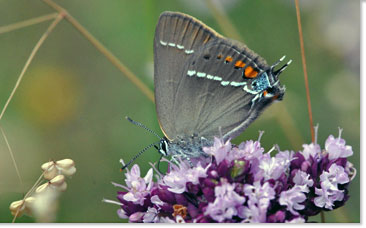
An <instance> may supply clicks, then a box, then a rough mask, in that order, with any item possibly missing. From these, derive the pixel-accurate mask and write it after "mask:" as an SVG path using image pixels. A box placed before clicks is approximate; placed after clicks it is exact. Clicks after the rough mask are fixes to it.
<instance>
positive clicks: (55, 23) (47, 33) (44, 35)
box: [0, 13, 63, 120]
mask: <svg viewBox="0 0 366 228" xmlns="http://www.w3.org/2000/svg"><path fill="white" fill-rule="evenodd" d="M62 18H63V15H62V14H60V13H59V14H58V15H57V17H56V19H55V20H54V21H53V22H52V24H51V25H50V26H49V27H48V28H47V30H46V32H45V33H44V34H43V35H42V37H41V38H40V39H39V41H38V42H37V44H36V46H34V48H33V50H32V52H31V54H30V56H29V57H28V59H27V62H26V63H25V65H24V67H23V69H22V72H21V73H20V75H19V77H18V80H17V82H16V83H15V86H14V88H13V90H12V91H11V93H10V96H9V98H8V100H7V101H6V103H5V105H4V107H3V110H2V111H1V114H0V120H1V119H2V118H3V116H4V113H5V111H6V109H7V107H8V105H9V103H10V101H11V100H12V98H13V96H14V94H15V92H16V90H17V89H18V87H19V84H20V82H21V81H22V79H23V76H24V74H25V72H26V71H27V69H28V67H29V65H30V63H31V62H32V60H33V58H34V56H35V55H36V54H37V52H38V50H39V48H40V47H41V46H42V44H43V43H44V41H45V40H46V39H47V37H48V36H49V35H50V33H51V32H52V30H53V29H54V28H55V27H56V25H57V24H58V23H59V22H60V21H61V20H62Z"/></svg>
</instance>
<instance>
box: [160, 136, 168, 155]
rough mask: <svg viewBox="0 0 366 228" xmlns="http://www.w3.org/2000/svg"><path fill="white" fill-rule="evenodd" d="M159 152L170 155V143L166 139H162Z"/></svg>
mask: <svg viewBox="0 0 366 228" xmlns="http://www.w3.org/2000/svg"><path fill="white" fill-rule="evenodd" d="M159 152H160V153H161V154H163V155H164V156H167V155H168V143H167V142H166V141H165V140H161V141H160V150H159Z"/></svg>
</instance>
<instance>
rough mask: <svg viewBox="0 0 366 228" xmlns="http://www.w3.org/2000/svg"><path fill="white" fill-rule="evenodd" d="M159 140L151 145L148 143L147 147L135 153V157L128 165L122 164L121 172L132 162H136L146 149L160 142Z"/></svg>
mask: <svg viewBox="0 0 366 228" xmlns="http://www.w3.org/2000/svg"><path fill="white" fill-rule="evenodd" d="M158 143H159V142H155V143H152V144H150V145H148V146H147V147H145V148H144V149H143V150H141V151H140V152H139V153H138V154H136V155H135V157H133V158H132V159H131V160H130V161H129V162H128V163H127V164H126V165H124V166H122V168H121V172H123V171H124V170H125V169H126V168H127V167H128V166H129V165H130V164H131V163H132V162H134V161H135V160H136V159H137V158H138V157H140V155H141V154H142V153H144V152H145V151H147V150H148V149H150V148H151V147H152V146H154V145H156V144H158Z"/></svg>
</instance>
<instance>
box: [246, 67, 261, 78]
mask: <svg viewBox="0 0 366 228" xmlns="http://www.w3.org/2000/svg"><path fill="white" fill-rule="evenodd" d="M244 74H245V76H246V77H247V78H255V77H257V75H258V72H257V71H255V70H254V69H253V67H251V66H248V67H247V68H246V69H245V72H244Z"/></svg>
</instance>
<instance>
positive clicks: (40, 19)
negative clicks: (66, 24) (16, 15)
mask: <svg viewBox="0 0 366 228" xmlns="http://www.w3.org/2000/svg"><path fill="white" fill-rule="evenodd" d="M57 15H58V13H51V14H47V15H43V16H40V17H35V18H31V19H28V20H25V21H21V22H17V23H14V24H10V25H5V26H1V27H0V34H3V33H7V32H11V31H14V30H17V29H21V28H24V27H28V26H31V25H35V24H39V23H42V22H44V21H49V20H52V19H55V18H56V17H57Z"/></svg>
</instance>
